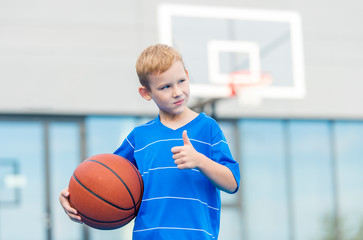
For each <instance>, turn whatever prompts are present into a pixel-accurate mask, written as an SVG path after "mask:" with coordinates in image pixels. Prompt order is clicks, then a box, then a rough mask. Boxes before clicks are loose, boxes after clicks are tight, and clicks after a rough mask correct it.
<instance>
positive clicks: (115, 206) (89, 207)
mask: <svg viewBox="0 0 363 240" xmlns="http://www.w3.org/2000/svg"><path fill="white" fill-rule="evenodd" d="M143 190H144V187H143V182H142V178H141V176H140V173H139V171H138V170H137V169H136V167H135V166H134V165H133V164H132V163H131V162H129V161H128V160H127V159H125V158H123V157H120V156H118V155H115V154H99V155H95V156H92V157H90V158H88V159H86V160H85V161H84V162H82V163H81V164H80V165H79V166H78V167H77V168H76V170H75V171H74V173H73V176H72V177H71V180H70V181H69V186H68V191H69V193H70V195H69V201H70V203H71V206H72V207H74V208H75V209H77V211H78V213H79V215H80V216H81V218H82V221H83V222H84V223H85V224H87V225H88V226H90V227H93V228H97V229H116V228H119V227H122V226H124V225H126V224H127V223H129V222H130V221H131V220H132V219H134V217H136V215H137V212H138V210H139V207H140V204H141V199H142V194H143Z"/></svg>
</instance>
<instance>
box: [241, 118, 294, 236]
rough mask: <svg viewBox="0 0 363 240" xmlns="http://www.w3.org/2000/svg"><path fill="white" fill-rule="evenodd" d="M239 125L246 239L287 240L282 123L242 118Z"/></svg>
mask: <svg viewBox="0 0 363 240" xmlns="http://www.w3.org/2000/svg"><path fill="white" fill-rule="evenodd" d="M239 125H240V128H239V129H240V132H239V134H240V138H241V142H240V144H241V145H240V148H241V150H240V151H241V190H242V194H243V198H242V204H243V211H244V212H243V214H244V222H245V224H246V225H245V229H246V233H244V236H245V239H247V240H266V239H279V240H284V239H288V212H287V209H288V208H287V206H288V205H287V189H286V172H285V171H286V169H285V167H286V166H285V155H284V134H283V124H282V122H281V121H275V120H243V121H240V122H239Z"/></svg>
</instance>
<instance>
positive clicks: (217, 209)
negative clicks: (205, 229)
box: [142, 196, 219, 211]
mask: <svg viewBox="0 0 363 240" xmlns="http://www.w3.org/2000/svg"><path fill="white" fill-rule="evenodd" d="M160 199H181V200H190V201H197V202H200V203H202V204H204V205H206V206H207V207H208V208H210V209H213V210H216V211H219V208H215V207H212V206H209V205H208V204H207V203H205V202H203V201H201V200H199V199H197V198H185V197H171V196H165V197H155V198H148V199H143V200H142V201H143V202H147V201H153V200H160Z"/></svg>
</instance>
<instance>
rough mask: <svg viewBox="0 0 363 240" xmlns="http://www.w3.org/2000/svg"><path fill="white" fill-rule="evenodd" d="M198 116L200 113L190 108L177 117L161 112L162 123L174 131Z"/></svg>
mask: <svg viewBox="0 0 363 240" xmlns="http://www.w3.org/2000/svg"><path fill="white" fill-rule="evenodd" d="M198 115H199V114H198V113H196V112H194V111H192V110H191V109H189V108H186V109H185V110H184V111H183V112H182V113H180V114H176V115H168V114H163V113H162V112H159V117H160V122H161V123H162V124H164V125H165V126H166V127H168V128H171V129H173V130H175V129H178V128H181V127H183V126H185V125H186V124H188V123H189V122H191V121H192V120H193V119H195V118H196V117H197V116H198Z"/></svg>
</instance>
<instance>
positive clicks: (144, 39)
mask: <svg viewBox="0 0 363 240" xmlns="http://www.w3.org/2000/svg"><path fill="white" fill-rule="evenodd" d="M168 2H169V3H170V2H171V1H168ZM172 2H173V3H182V4H197V5H212V6H223V7H236V8H257V9H270V10H293V11H297V12H298V13H300V14H301V16H302V24H303V45H304V46H303V47H304V56H305V76H306V87H307V95H306V98H305V99H302V100H278V99H275V100H271V99H270V100H268V101H264V102H263V104H262V105H261V106H260V107H258V108H245V107H241V106H239V105H238V104H237V102H236V101H235V100H227V101H223V102H221V103H219V104H218V106H217V109H218V113H219V114H220V115H221V116H224V117H228V116H231V117H242V116H258V117H266V116H267V117H303V118H306V117H313V118H323V117H330V118H362V117H363V110H362V108H360V107H359V105H360V104H359V103H360V102H363V95H362V94H361V93H360V92H361V91H360V89H362V88H363V81H360V79H361V78H362V77H361V76H362V75H363V67H362V66H363V58H362V53H363V44H362V36H363V30H362V28H361V27H359V24H360V23H361V22H362V20H363V15H362V14H360V9H361V8H362V5H363V4H362V3H361V2H360V1H357V0H352V1H349V3H347V2H339V1H330V2H329V3H327V2H326V1H322V0H318V1H311V0H307V1H293V0H290V1H287V0H286V1H282V0H281V1H266V0H257V1H235V0H233V1H232V0H227V1H216V0H214V1H204V0H203V1H202V0H198V1H172ZM160 3H162V1H156V0H153V1H141V0H137V1H130V0H124V1H114V0H107V1H102V3H100V2H97V1H84V0H77V1H61V2H59V1H39V0H33V1H25V0H17V1H2V2H1V3H0V85H1V87H0V113H16V114H19V113H25V114H37V113H44V114H71V115H73V114H74V115H78V114H136V115H140V114H141V113H143V114H154V113H155V111H156V109H155V107H154V105H153V104H152V103H149V102H145V101H144V100H143V99H142V98H141V97H140V96H139V95H138V93H137V87H138V80H137V77H136V73H135V69H134V64H135V61H136V58H137V56H138V54H139V53H140V52H141V51H142V50H143V49H144V48H145V47H147V46H148V45H150V44H154V43H156V42H158V26H157V6H158V4H160ZM236 109H237V110H236Z"/></svg>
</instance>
